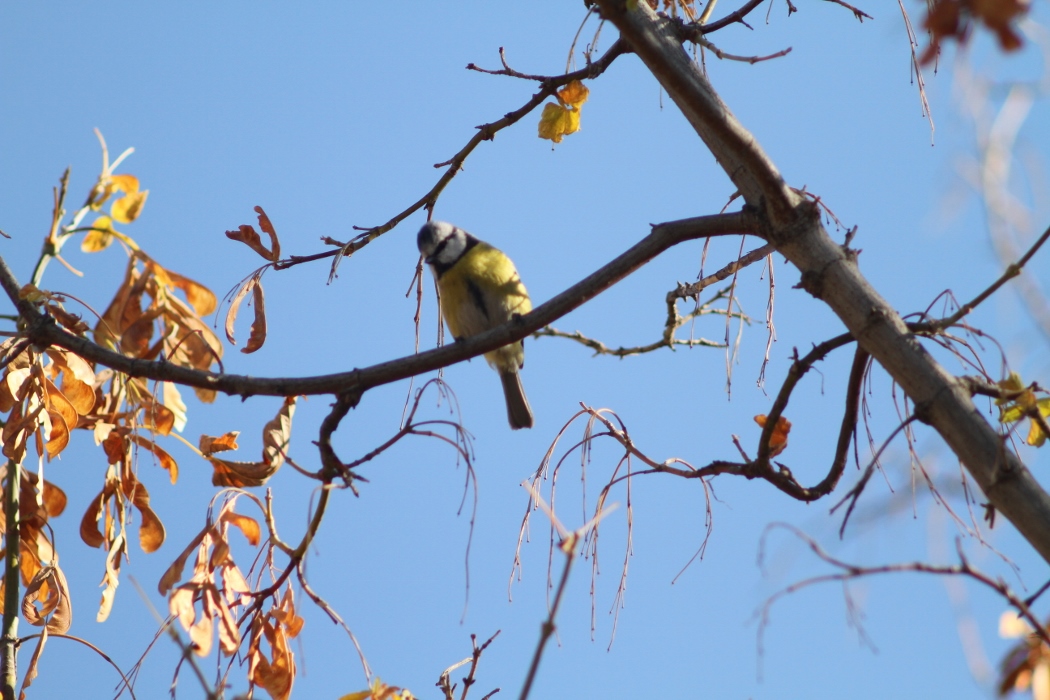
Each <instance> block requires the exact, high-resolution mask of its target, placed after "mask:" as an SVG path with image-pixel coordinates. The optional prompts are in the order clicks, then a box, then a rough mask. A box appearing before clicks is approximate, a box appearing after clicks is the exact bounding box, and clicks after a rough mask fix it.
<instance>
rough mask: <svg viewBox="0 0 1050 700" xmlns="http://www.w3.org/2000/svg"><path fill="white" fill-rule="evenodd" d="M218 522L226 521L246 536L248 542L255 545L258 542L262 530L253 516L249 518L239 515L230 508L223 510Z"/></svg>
mask: <svg viewBox="0 0 1050 700" xmlns="http://www.w3.org/2000/svg"><path fill="white" fill-rule="evenodd" d="M219 520H220V522H224V523H228V524H230V525H233V526H235V527H236V528H237V529H239V530H240V531H241V532H242V533H243V534H244V536H245V538H247V540H248V544H250V545H251V546H253V547H255V546H257V545H258V544H259V539H260V537H261V535H262V531H261V530H260V529H259V523H258V522H256V520H255V518H249V517H248V516H247V515H241V514H240V513H235V512H233V511H232V510H228V511H225V512H223V514H222V516H221V517H220V518H219Z"/></svg>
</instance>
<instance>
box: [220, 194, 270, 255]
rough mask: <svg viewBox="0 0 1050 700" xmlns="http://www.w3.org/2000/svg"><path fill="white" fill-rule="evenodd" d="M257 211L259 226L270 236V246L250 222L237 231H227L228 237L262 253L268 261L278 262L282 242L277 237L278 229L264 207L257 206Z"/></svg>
mask: <svg viewBox="0 0 1050 700" xmlns="http://www.w3.org/2000/svg"><path fill="white" fill-rule="evenodd" d="M255 211H256V213H257V214H258V215H259V228H261V229H262V230H263V231H265V232H266V233H267V234H269V236H270V247H269V248H267V247H266V245H265V244H264V243H263V242H262V238H261V237H260V236H259V234H258V232H257V231H256V230H255V228H254V227H252V226H250V225H248V224H241V226H239V227H238V228H237V230H236V231H227V232H226V237H227V238H229V239H230V240H231V241H240V242H241V243H244V244H245V245H246V246H248V247H249V248H251V249H252V250H254V251H255V252H256V253H258V254H259V255H261V256H262V257H263V259H265V260H266V261H267V262H277V261H278V260H280V259H281V242H280V241H279V240H278V238H277V231H276V230H274V227H273V224H271V223H270V217H268V216H267V215H266V212H264V211H263V208H262V207H255Z"/></svg>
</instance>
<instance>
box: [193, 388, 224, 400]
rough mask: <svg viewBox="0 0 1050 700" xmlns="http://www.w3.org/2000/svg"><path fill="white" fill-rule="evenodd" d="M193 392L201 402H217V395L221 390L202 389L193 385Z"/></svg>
mask: <svg viewBox="0 0 1050 700" xmlns="http://www.w3.org/2000/svg"><path fill="white" fill-rule="evenodd" d="M193 393H194V394H196V395H197V400H198V401H200V402H201V403H215V397H216V396H218V395H219V392H217V391H215V390H214V389H201V388H200V387H196V386H195V387H193Z"/></svg>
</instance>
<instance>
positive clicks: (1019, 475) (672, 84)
mask: <svg viewBox="0 0 1050 700" xmlns="http://www.w3.org/2000/svg"><path fill="white" fill-rule="evenodd" d="M598 4H599V6H600V8H601V14H602V16H603V17H604V18H605V19H607V20H610V21H611V22H612V23H613V24H615V25H616V27H617V28H618V29H619V30H620V35H621V38H622V39H624V40H625V41H627V43H628V44H629V45H630V46H631V48H632V49H633V51H634V53H635V54H637V55H638V56H639V58H641V60H642V61H643V62H644V63H645V65H646V67H647V68H649V70H650V71H651V72H652V73H653V75H654V76H655V77H656V79H657V80H658V81H659V82H660V84H661V85H662V86H663V88H664V89H665V90H666V91H667V93H668V95H669V96H670V97H671V99H672V100H673V101H674V102H675V104H676V105H678V107H679V109H681V110H682V113H683V114H684V115H685V117H686V119H687V120H688V121H689V123H690V124H691V125H692V126H693V128H694V129H695V130H696V133H697V134H698V135H699V136H700V138H701V139H702V140H703V141H704V143H705V144H706V145H707V147H708V149H710V151H711V153H712V154H713V155H714V157H715V159H716V160H717V161H718V163H719V165H720V166H721V167H722V168H723V169H724V170H725V172H726V174H727V175H728V176H729V179H730V180H732V182H733V184H734V185H735V186H736V187H737V189H738V190H739V192H740V194H741V195H742V196H743V198H744V200H745V201H746V202H747V204H748V205H749V207H751V208H752V209H753V210H755V211H756V212H757V215H758V217H759V218H760V220H762V221H763V222H764V225H765V231H764V235H765V236H766V238H767V240H769V242H771V243H773V244H774V245H775V246H776V249H777V251H778V252H779V253H781V254H782V255H784V257H785V258H787V260H788V261H789V262H791V263H792V264H793V265H794V266H795V267H796V268H797V269H798V270H799V272H800V273H801V274H802V284H801V286H802V287H803V288H804V289H805V290H806V291H808V292H809V293H810V294H812V295H813V296H814V297H816V298H817V299H820V300H821V301H823V302H824V303H826V304H827V305H828V306H829V307H831V309H832V310H833V311H834V312H835V314H836V315H838V317H839V318H840V319H841V320H842V322H843V323H844V324H845V326H846V328H847V329H848V330H849V332H850V333H851V334H852V335H853V337H854V338H856V339H857V342H858V343H859V344H860V345H861V347H863V348H864V349H865V350H866V351H867V352H868V353H870V354H871V356H872V357H873V358H875V359H876V360H877V361H878V362H879V364H880V365H882V367H883V368H884V369H885V370H886V371H887V372H888V373H889V374H890V376H891V377H893V379H894V381H896V382H897V383H898V384H899V385H900V386H901V388H902V389H903V390H904V391H905V393H906V394H907V395H908V397H909V398H910V399H911V400H912V401H913V402H914V404H915V413H916V415H917V417H918V418H919V419H920V420H922V421H923V422H925V423H928V424H929V425H931V426H933V428H934V429H936V430H937V432H938V433H940V435H941V437H943V438H944V440H945V442H946V443H947V444H948V447H949V448H950V449H951V450H952V451H953V452H954V453H955V454H956V456H957V457H958V458H959V460H960V461H961V462H962V463H963V465H964V466H965V467H966V469H967V470H968V471H969V473H970V474H971V475H972V476H973V478H974V480H975V481H976V482H977V484H978V485H979V486H980V487H981V489H982V490H983V491H984V493H985V495H986V496H987V497H988V500H989V502H990V503H991V504H992V505H993V506H995V508H996V509H997V510H999V511H1000V512H1001V513H1002V514H1003V515H1004V516H1005V517H1006V518H1007V519H1009V520H1010V522H1012V523H1013V524H1014V525H1015V526H1016V527H1017V529H1018V530H1019V531H1020V532H1021V534H1022V535H1023V536H1024V537H1025V538H1026V539H1027V540H1028V541H1029V543H1031V545H1032V546H1033V547H1034V548H1035V549H1036V550H1037V551H1038V552H1039V553H1040V554H1041V555H1042V556H1043V558H1044V559H1045V560H1046V561H1047V562H1050V496H1048V495H1047V493H1046V491H1044V490H1043V489H1042V487H1041V486H1040V485H1039V484H1038V483H1037V482H1036V480H1035V478H1034V477H1033V476H1032V474H1031V472H1029V470H1028V468H1027V467H1025V465H1024V464H1023V463H1022V462H1021V461H1020V460H1019V459H1018V458H1017V456H1016V455H1015V454H1014V453H1013V452H1012V451H1011V450H1009V449H1008V448H1007V446H1006V445H1005V443H1004V440H1003V438H1002V437H1001V436H1000V435H999V433H998V432H997V431H996V429H995V428H994V427H993V426H992V425H991V424H989V422H988V420H987V419H986V418H985V417H984V416H983V415H982V414H981V413H980V412H979V411H978V410H977V408H976V406H975V405H974V403H973V401H972V399H971V397H970V395H969V393H968V392H967V390H966V388H965V387H964V385H963V384H962V382H961V381H960V380H959V379H958V378H957V377H954V376H953V375H951V374H950V373H949V372H948V371H947V370H945V369H944V368H943V367H941V366H940V364H938V363H937V362H936V361H935V360H934V358H933V357H932V356H931V355H930V354H929V353H928V352H927V351H926V349H925V348H924V347H923V346H922V344H921V343H920V342H919V339H918V338H917V337H916V336H915V335H914V334H912V333H911V332H909V330H908V329H907V327H906V326H905V324H904V321H903V320H902V319H901V317H900V315H899V314H898V313H897V312H896V311H895V310H894V309H893V308H892V307H891V306H890V305H889V304H888V303H886V301H885V300H884V299H883V298H882V297H881V296H879V294H878V292H876V291H875V289H874V288H872V286H871V285H870V284H869V283H868V282H867V280H866V279H865V278H864V277H863V275H861V273H860V270H859V269H858V268H857V264H856V256H855V254H853V252H852V251H850V250H849V249H848V248H846V247H845V246H840V245H838V244H837V243H835V242H834V241H833V240H832V239H831V237H830V236H829V235H828V232H827V231H826V230H825V229H824V227H823V225H822V224H821V222H820V216H819V212H818V211H817V209H816V206H815V205H813V204H812V203H810V202H806V201H805V200H804V199H803V198H802V197H801V196H800V195H798V194H797V193H796V192H795V191H794V190H792V189H791V188H790V187H789V186H788V185H787V183H785V182H784V180H783V178H782V177H781V176H780V173H779V172H778V171H777V169H776V167H775V166H774V165H773V163H772V161H771V160H770V159H769V157H768V156H767V155H766V154H765V153H764V152H763V151H762V148H761V147H760V146H759V144H758V142H757V141H756V140H755V137H754V136H752V134H751V133H750V132H748V131H747V130H746V129H745V128H744V127H743V125H742V124H740V122H739V121H737V119H736V117H734V116H733V114H732V112H731V111H730V110H729V108H728V107H727V106H726V105H725V104H724V103H723V102H722V100H721V99H720V98H719V96H718V95H717V93H715V91H714V89H713V88H712V86H711V84H710V83H709V82H708V80H707V78H706V77H705V76H704V75H703V73H702V72H701V71H700V68H699V67H698V66H697V65H696V63H695V62H693V61H692V60H691V58H690V57H689V55H688V53H687V52H686V51H685V49H684V48H683V46H682V43H681V41H680V40H679V38H678V35H677V33H676V31H675V24H674V22H673V21H672V20H670V19H668V18H666V17H663V16H660V15H657V14H656V13H655V12H653V11H652V10H651V9H650V8H649V6H648V3H646V2H644V0H639V1H637V2H631V3H628V2H627V1H626V0H598ZM629 4H630V5H632V6H633V7H632V8H631V9H628V5H629Z"/></svg>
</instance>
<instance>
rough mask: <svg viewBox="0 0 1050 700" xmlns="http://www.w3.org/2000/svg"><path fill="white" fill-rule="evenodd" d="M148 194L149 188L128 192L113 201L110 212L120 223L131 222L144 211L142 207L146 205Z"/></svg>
mask: <svg viewBox="0 0 1050 700" xmlns="http://www.w3.org/2000/svg"><path fill="white" fill-rule="evenodd" d="M148 196H149V190H142V191H141V192H131V193H128V194H126V195H124V196H123V197H121V198H120V199H117V200H115V201H114V202H113V204H112V205H111V206H110V208H109V213H110V214H111V215H112V216H113V218H114V219H116V220H117V221H119V222H120V223H122V224H130V223H131V222H132V221H134V220H135V219H137V218H139V214H141V213H142V207H143V206H145V204H146V197H148Z"/></svg>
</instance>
